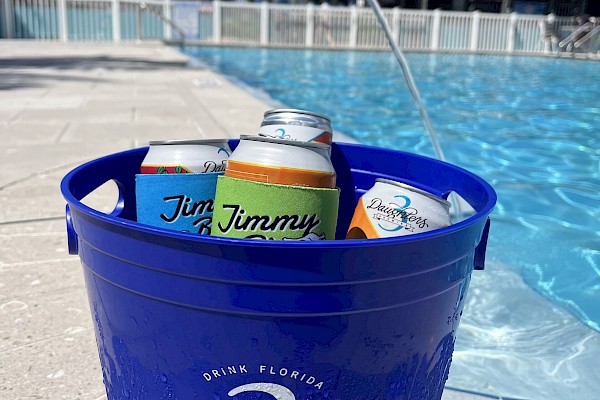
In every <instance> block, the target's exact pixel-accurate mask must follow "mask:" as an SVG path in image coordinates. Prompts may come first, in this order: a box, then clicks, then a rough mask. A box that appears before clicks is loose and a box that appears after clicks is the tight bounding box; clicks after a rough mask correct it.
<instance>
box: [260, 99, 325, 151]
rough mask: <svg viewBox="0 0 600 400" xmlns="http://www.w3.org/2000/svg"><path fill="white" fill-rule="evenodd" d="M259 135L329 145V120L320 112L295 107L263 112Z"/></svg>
mask: <svg viewBox="0 0 600 400" xmlns="http://www.w3.org/2000/svg"><path fill="white" fill-rule="evenodd" d="M259 136H265V137H270V138H275V139H285V140H299V141H303V142H318V143H324V144H327V145H330V146H331V142H332V137H333V135H332V129H331V120H330V119H329V118H328V117H326V116H325V115H322V114H317V113H314V112H312V111H306V110H296V109H284V108H281V109H275V110H270V111H267V112H265V115H264V118H263V121H262V123H261V126H260V129H259Z"/></svg>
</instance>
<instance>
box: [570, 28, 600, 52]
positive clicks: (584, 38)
mask: <svg viewBox="0 0 600 400" xmlns="http://www.w3.org/2000/svg"><path fill="white" fill-rule="evenodd" d="M598 32H600V25H598V26H596V27H595V28H594V29H592V30H591V31H589V32H588V34H587V35H585V36H584V37H582V38H581V39H579V40H578V41H576V42H575V43H573V46H575V47H577V48H579V46H581V45H582V44H584V43H585V42H587V41H588V40H590V39H591V38H592V36H594V35H595V34H596V33H598Z"/></svg>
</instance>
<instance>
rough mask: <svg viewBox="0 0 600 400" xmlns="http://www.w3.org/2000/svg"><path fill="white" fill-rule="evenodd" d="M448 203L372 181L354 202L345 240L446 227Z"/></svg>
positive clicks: (383, 181) (387, 182)
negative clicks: (354, 205)
mask: <svg viewBox="0 0 600 400" xmlns="http://www.w3.org/2000/svg"><path fill="white" fill-rule="evenodd" d="M449 209H450V203H449V202H448V201H446V200H444V199H442V198H441V197H437V196H435V195H433V194H431V193H429V192H426V191H424V190H421V189H417V188H415V187H412V186H410V185H407V184H403V183H399V182H395V181H390V180H388V179H376V180H375V185H374V186H373V187H372V188H371V189H370V190H368V191H367V192H366V193H365V194H364V195H363V196H362V197H361V198H360V199H359V201H358V205H357V206H356V210H355V212H354V215H353V217H352V221H351V222H350V227H349V229H348V233H347V235H346V239H374V238H387V237H396V236H405V235H411V234H415V233H420V232H427V231H431V230H434V229H439V228H443V227H445V226H449V225H450V212H449Z"/></svg>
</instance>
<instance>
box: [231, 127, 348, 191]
mask: <svg viewBox="0 0 600 400" xmlns="http://www.w3.org/2000/svg"><path fill="white" fill-rule="evenodd" d="M225 176H228V177H231V178H239V179H245V180H250V181H257V182H264V183H273V184H278V185H292V186H307V187H314V188H335V179H336V174H335V169H334V168H333V164H332V163H331V159H330V158H329V146H327V145H325V144H321V143H309V142H302V141H295V140H283V139H274V138H267V137H261V136H251V135H242V136H240V142H239V144H238V146H237V147H236V149H235V150H234V151H233V153H232V154H231V156H230V157H229V159H228V160H227V167H226V168H225Z"/></svg>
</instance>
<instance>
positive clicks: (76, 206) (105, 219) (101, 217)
mask: <svg viewBox="0 0 600 400" xmlns="http://www.w3.org/2000/svg"><path fill="white" fill-rule="evenodd" d="M229 142H230V144H231V143H237V142H238V139H230V140H229ZM335 145H338V146H340V145H341V146H343V147H358V148H371V149H376V150H377V151H382V152H386V153H393V154H406V155H409V156H411V157H415V156H416V157H421V158H426V159H430V160H432V161H435V162H437V163H442V164H444V166H445V167H447V168H452V169H455V170H457V171H458V172H460V173H461V174H464V175H468V176H469V177H470V178H471V179H473V180H475V181H476V182H477V183H478V184H479V185H480V186H482V188H483V189H484V190H485V192H486V194H487V197H488V198H487V201H486V203H485V205H484V206H483V207H482V208H481V210H479V211H478V210H475V211H476V214H474V215H471V216H470V217H468V218H466V219H465V220H462V221H460V222H457V223H456V224H453V225H450V226H447V227H444V228H440V229H435V230H432V231H428V232H421V233H417V234H413V235H406V236H397V237H390V238H377V239H351V240H350V239H338V240H325V241H284V240H253V239H236V238H225V237H217V236H208V235H199V234H197V233H189V232H179V231H174V230H169V229H166V228H159V227H154V226H151V225H146V224H143V223H140V222H137V221H131V220H127V219H124V218H120V217H118V216H115V215H113V213H114V212H113V213H111V214H105V213H103V212H101V211H98V210H95V209H93V208H91V207H89V206H87V205H85V204H83V203H82V202H81V201H80V200H78V199H77V198H76V197H75V196H74V195H73V194H72V193H71V190H70V189H69V187H70V182H71V180H72V179H73V177H74V176H76V175H77V174H78V173H79V172H80V171H81V170H83V169H85V168H88V167H89V166H91V165H94V164H97V163H100V162H102V161H106V160H108V159H111V158H113V157H115V156H126V155H128V154H136V153H138V152H141V151H145V150H146V151H147V149H148V148H149V147H148V146H145V147H139V148H135V149H129V150H125V151H121V152H117V153H112V154H109V155H106V156H103V157H100V158H96V159H93V160H90V161H88V162H86V163H83V164H81V165H80V166H78V167H76V168H74V169H73V170H71V171H69V172H68V173H67V174H66V175H65V176H64V178H63V179H62V181H61V184H60V189H61V192H62V195H63V197H64V198H65V200H66V201H67V203H68V205H69V208H70V212H73V211H77V212H80V213H82V214H84V215H86V216H88V217H91V218H93V219H96V220H98V221H99V222H102V223H105V224H108V225H112V226H117V227H120V228H125V229H129V230H132V231H136V232H139V233H142V234H148V235H155V236H163V237H168V238H169V239H171V240H173V239H178V240H181V241H186V242H190V241H191V242H197V243H203V244H210V245H230V246H243V247H257V248H279V249H285V248H293V249H296V248H315V249H318V248H323V249H326V248H356V247H372V246H385V245H396V244H398V243H411V242H418V241H422V240H430V239H435V238H439V237H442V236H447V235H451V234H453V233H456V232H459V231H462V230H463V229H467V228H469V227H470V226H472V225H474V224H476V223H478V222H480V221H482V220H484V219H486V218H487V217H488V216H489V214H490V213H491V212H492V210H493V209H494V207H495V205H496V201H497V195H496V192H495V190H494V188H493V187H492V186H491V185H490V184H489V183H487V182H486V181H485V180H484V179H483V178H481V177H479V176H478V175H476V174H474V173H472V172H469V171H468V170H466V169H464V168H461V167H458V166H456V165H453V164H450V163H448V162H445V161H440V160H436V159H432V158H430V157H426V156H422V155H419V154H415V153H410V152H405V151H401V150H390V149H385V148H381V147H376V146H369V145H362V144H353V143H339V142H338V143H335Z"/></svg>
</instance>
